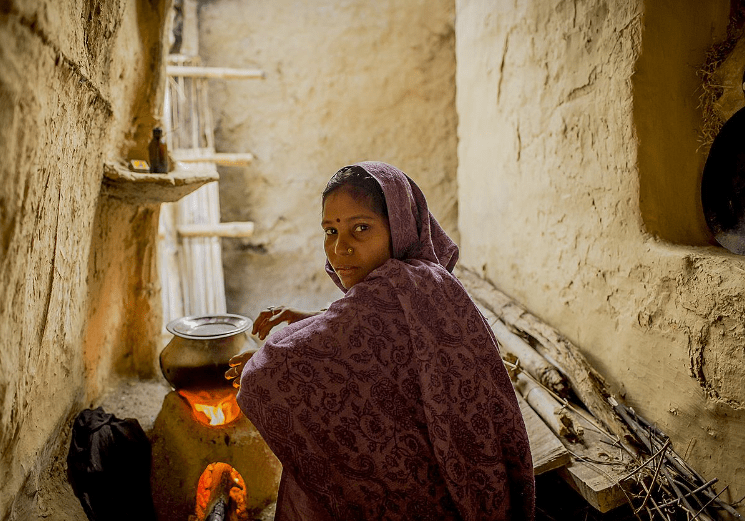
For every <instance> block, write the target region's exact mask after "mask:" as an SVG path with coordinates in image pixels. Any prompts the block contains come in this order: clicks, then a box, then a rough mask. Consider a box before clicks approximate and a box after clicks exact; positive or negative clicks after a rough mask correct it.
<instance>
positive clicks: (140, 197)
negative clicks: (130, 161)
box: [101, 162, 220, 205]
mask: <svg viewBox="0 0 745 521" xmlns="http://www.w3.org/2000/svg"><path fill="white" fill-rule="evenodd" d="M174 165H175V168H174V169H173V170H171V171H170V172H167V173H150V172H135V171H133V170H131V169H130V168H129V166H128V165H127V164H126V163H123V162H106V163H104V172H103V173H104V175H103V185H102V189H101V191H102V193H103V194H104V195H107V196H108V197H113V198H116V199H120V200H123V201H125V202H128V203H131V204H138V205H144V204H159V203H172V202H175V201H178V200H179V199H181V198H182V197H184V196H186V195H188V194H190V193H192V192H193V191H195V190H196V189H198V188H200V187H201V186H203V185H205V184H207V183H211V182H214V181H217V180H219V178H220V176H219V174H218V173H217V169H216V168H215V166H214V164H210V163H199V164H186V163H181V162H176V163H174Z"/></svg>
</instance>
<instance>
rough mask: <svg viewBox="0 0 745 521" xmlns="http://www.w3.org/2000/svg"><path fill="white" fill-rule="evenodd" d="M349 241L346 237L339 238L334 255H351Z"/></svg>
mask: <svg viewBox="0 0 745 521" xmlns="http://www.w3.org/2000/svg"><path fill="white" fill-rule="evenodd" d="M349 250H350V247H349V241H348V240H347V239H346V238H344V237H339V238H338V239H337V241H336V244H335V245H334V253H336V254H337V255H349Z"/></svg>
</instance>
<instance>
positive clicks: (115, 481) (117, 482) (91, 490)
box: [67, 407, 156, 521]
mask: <svg viewBox="0 0 745 521" xmlns="http://www.w3.org/2000/svg"><path fill="white" fill-rule="evenodd" d="M150 462H151V447H150V440H148V438H147V435H146V434H145V431H143V430H142V427H141V426H140V423H139V422H138V421H137V420H136V419H132V418H127V419H124V420H122V419H119V418H117V417H116V416H114V415H113V414H108V413H106V412H104V410H103V408H101V407H99V408H97V409H85V410H83V411H82V412H81V413H80V414H78V416H77V418H76V419H75V423H74V425H73V428H72V442H71V444H70V451H69V453H68V454H67V474H68V480H69V481H70V485H71V486H72V490H73V492H75V495H76V496H77V497H78V499H79V500H80V503H81V504H82V505H83V510H85V514H86V515H87V516H88V519H89V520H90V521H118V520H122V521H123V520H125V519H126V520H128V521H131V520H134V519H137V520H138V521H150V520H153V521H154V520H155V518H156V516H155V508H154V506H153V498H152V494H151V490H150Z"/></svg>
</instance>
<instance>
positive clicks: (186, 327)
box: [160, 314, 256, 389]
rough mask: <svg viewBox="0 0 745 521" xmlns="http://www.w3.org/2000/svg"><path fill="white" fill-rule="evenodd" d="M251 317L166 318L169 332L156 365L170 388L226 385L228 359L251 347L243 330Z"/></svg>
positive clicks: (247, 327)
mask: <svg viewBox="0 0 745 521" xmlns="http://www.w3.org/2000/svg"><path fill="white" fill-rule="evenodd" d="M251 325H252V323H251V320H250V319H248V318H246V317H243V316H241V315H233V314H222V315H206V316H189V317H183V318H179V319H176V320H174V321H172V322H170V323H169V324H168V325H167V326H166V329H167V330H168V331H169V332H170V333H172V334H173V338H172V339H171V341H170V342H169V343H168V345H166V347H165V348H163V351H161V353H160V369H161V371H162V372H163V376H164V377H165V379H166V380H168V383H170V384H171V386H173V388H174V389H184V388H186V389H188V388H192V389H207V388H216V387H217V388H219V387H230V386H231V383H230V382H229V381H228V380H226V379H225V371H227V370H228V369H229V368H230V366H229V365H228V361H229V360H230V359H231V358H232V357H233V356H235V355H237V354H239V353H241V352H243V351H247V350H249V349H253V350H254V351H255V350H256V349H255V343H254V342H253V340H251V339H250V338H249V337H248V335H247V334H246V330H248V329H249V328H250V327H251Z"/></svg>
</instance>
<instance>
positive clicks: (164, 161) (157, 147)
mask: <svg viewBox="0 0 745 521" xmlns="http://www.w3.org/2000/svg"><path fill="white" fill-rule="evenodd" d="M149 152H150V172H152V173H160V174H167V173H168V152H167V150H166V144H165V142H164V141H163V130H162V129H161V128H160V127H155V128H154V129H153V139H152V140H150V150H149Z"/></svg>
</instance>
